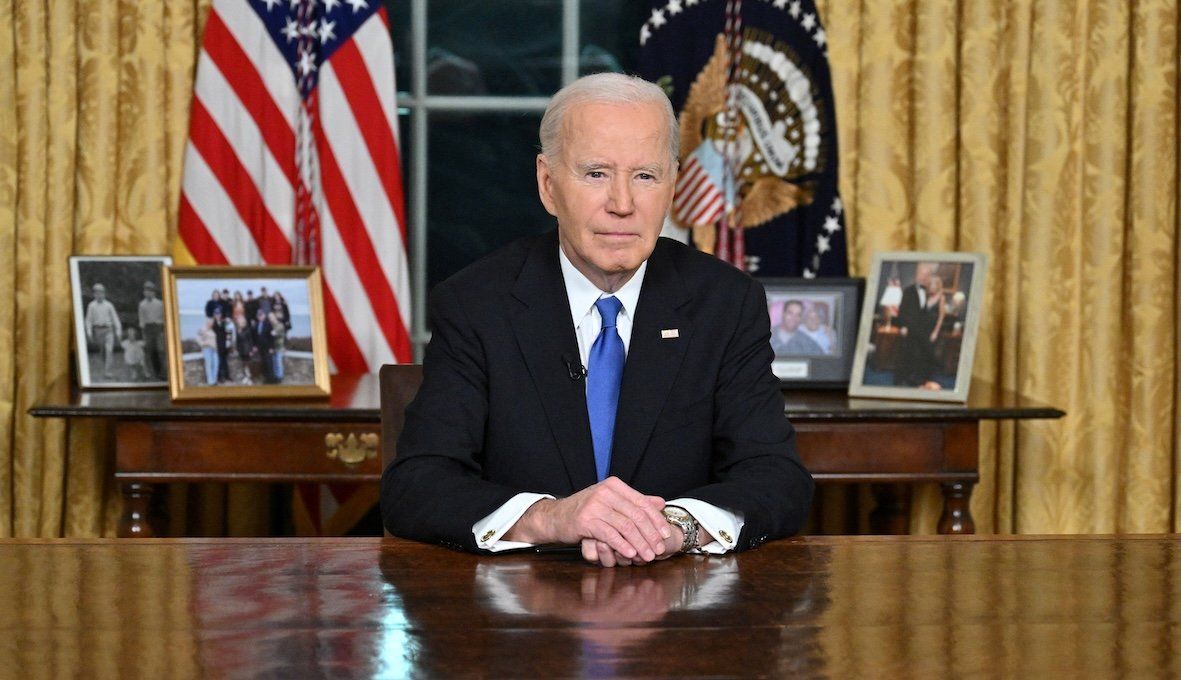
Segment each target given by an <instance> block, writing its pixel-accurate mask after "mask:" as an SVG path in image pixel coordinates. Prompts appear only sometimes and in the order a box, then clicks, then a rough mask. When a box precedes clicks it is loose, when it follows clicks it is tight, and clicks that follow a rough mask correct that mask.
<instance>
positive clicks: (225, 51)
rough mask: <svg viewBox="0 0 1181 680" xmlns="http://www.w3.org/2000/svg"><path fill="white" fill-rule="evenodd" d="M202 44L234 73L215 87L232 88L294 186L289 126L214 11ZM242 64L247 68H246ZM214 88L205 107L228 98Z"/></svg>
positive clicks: (292, 141) (221, 67) (221, 68)
mask: <svg viewBox="0 0 1181 680" xmlns="http://www.w3.org/2000/svg"><path fill="white" fill-rule="evenodd" d="M202 46H203V48H204V49H203V52H204V54H205V55H207V56H208V57H209V59H210V60H212V61H213V63H214V64H216V65H217V68H218V70H219V71H220V72H221V73H230V72H233V74H234V77H233V78H232V79H226V78H223V79H222V82H219V83H217V86H218V87H217V88H216V90H221V89H222V87H223V84H224V86H225V87H229V88H230V89H231V90H233V92H234V94H235V95H237V100H238V101H239V102H241V104H242V106H243V108H245V109H246V111H247V112H249V115H250V117H251V118H252V119H253V120H254V123H255V125H257V126H258V129H259V131H260V132H261V134H262V138H263V139H264V140H266V145H267V148H268V149H270V152H271V155H272V157H273V158H275V159H276V161H277V162H278V165H279V168H280V169H281V170H282V171H283V174H284V175H285V176H286V177H287V181H288V182H290V183H291V185H292V186H294V185H295V183H296V176H295V134H294V133H293V132H292V131H291V126H290V125H288V123H287V119H286V117H285V116H284V115H283V112H282V110H281V109H280V108H279V107H278V106H277V105H276V104H275V100H274V99H272V98H271V96H270V93H269V92H268V91H267V87H266V84H265V83H264V82H263V80H262V77H260V76H259V75H258V71H257V70H255V69H254V68H253V66H254V64H253V62H251V61H250V58H249V57H248V56H247V55H246V53H245V52H244V51H242V48H241V47H240V46H239V45H238V43H237V42H236V41H235V40H234V37H233V36H232V35H231V34H230V31H229V29H227V28H226V25H225V24H224V23H222V20H221V17H219V16H218V15H217V13H216V12H210V13H209V21H208V22H207V23H206V24H205V39H204V41H203V42H202ZM245 65H249V66H250V67H249V68H247V67H245ZM202 68H204V67H203V66H198V73H200V74H201V75H202V76H204V75H205V71H203V70H201V69H202ZM218 75H221V74H220V73H219V74H218ZM201 84H202V82H201V78H198V79H197V86H198V88H200V87H201ZM216 90H214V91H212V92H209V93H207V94H205V96H203V97H202V99H203V101H204V102H205V103H206V105H207V106H210V107H212V101H213V100H214V99H216V98H220V99H223V100H226V101H228V100H229V99H230V97H218V92H217V91H216ZM222 129H223V130H225V129H226V128H225V127H223V128H222Z"/></svg>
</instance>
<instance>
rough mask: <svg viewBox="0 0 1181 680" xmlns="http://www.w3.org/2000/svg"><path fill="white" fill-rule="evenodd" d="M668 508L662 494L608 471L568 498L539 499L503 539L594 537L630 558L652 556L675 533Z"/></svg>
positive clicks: (560, 540) (573, 541)
mask: <svg viewBox="0 0 1181 680" xmlns="http://www.w3.org/2000/svg"><path fill="white" fill-rule="evenodd" d="M663 508H664V499H663V498H660V497H659V496H645V495H644V494H642V493H640V492H639V491H636V490H635V489H633V488H631V487H630V486H628V485H627V484H625V483H624V482H622V481H620V480H619V479H618V478H617V477H608V478H607V479H605V480H603V481H601V482H599V483H598V484H595V485H594V486H588V487H587V488H585V489H583V490H582V491H579V492H578V493H576V494H574V495H573V496H570V497H568V498H563V499H561V500H549V499H545V500H540V501H538V502H536V503H534V504H533V505H532V506H531V507H530V508H529V509H528V510H526V511H525V514H524V515H521V518H520V519H519V520H517V523H516V524H514V525H513V527H512V529H510V530H509V531H508V533H506V534H505V535H504V539H505V540H509V541H521V542H524V543H534V544H540V543H559V544H562V545H578V544H580V543H582V542H583V539H588V538H590V539H595V540H597V541H599V542H601V543H605V544H606V545H608V546H610V547H611V549H612V550H614V551H616V552H617V553H619V554H620V555H622V556H624V557H626V558H628V559H629V560H630V559H636V560H638V561H642V562H651V561H652V560H654V559H656V556H657V555H660V554H663V553H664V552H665V550H666V547H665V539H667V538H669V537H670V536H671V535H672V528H671V527H670V526H669V524H668V521H667V520H665V519H664V515H663V514H661V510H662V509H663Z"/></svg>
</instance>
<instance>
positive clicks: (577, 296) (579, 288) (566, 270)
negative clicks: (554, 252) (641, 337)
mask: <svg viewBox="0 0 1181 680" xmlns="http://www.w3.org/2000/svg"><path fill="white" fill-rule="evenodd" d="M558 259H559V260H560V261H561V263H562V280H563V281H564V282H565V283H566V298H567V299H568V300H569V302H570V318H571V319H572V320H573V321H574V327H575V328H578V327H579V326H581V325H582V320H583V319H584V318H586V315H587V314H589V313H590V310H591V308H592V307H594V305H595V302H596V301H597V300H598V299H599V298H601V297H603V296H610V295H614V296H615V297H616V298H618V300H619V302H620V303H621V304H622V305H623V310H622V313H623V314H625V315H627V318H628V319H635V318H636V305H637V304H638V303H639V301H640V289H641V288H642V287H643V285H644V272H646V271H647V270H648V261H647V260H644V262H643V263H641V264H640V268H639V269H637V270H636V273H635V274H633V275H632V277H631V279H629V280H628V282H627V283H625V284H623V286H622V287H621V288H620V289H619V290H617V291H615V292H614V293H607V292H605V291H602V290H599V288H598V286H596V285H595V284H593V283H591V281H590V279H588V278H586V276H585V275H584V274H583V273H582V272H580V271H578V268H577V267H575V266H574V263H573V262H571V261H570V258H568V257H566V251H564V250H562V246H561V245H559V246H558Z"/></svg>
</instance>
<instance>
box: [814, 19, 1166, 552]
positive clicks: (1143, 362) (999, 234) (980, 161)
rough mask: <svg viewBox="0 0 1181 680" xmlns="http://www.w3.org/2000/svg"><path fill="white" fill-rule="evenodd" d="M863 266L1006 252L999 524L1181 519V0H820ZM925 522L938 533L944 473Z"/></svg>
mask: <svg viewBox="0 0 1181 680" xmlns="http://www.w3.org/2000/svg"><path fill="white" fill-rule="evenodd" d="M820 10H821V14H822V16H823V18H824V20H825V22H826V26H827V28H828V37H829V40H830V46H829V58H830V60H831V64H832V69H833V81H834V90H835V93H836V99H837V118H838V125H839V133H840V143H841V171H842V177H841V190H842V194H843V196H844V198H845V202H846V205H847V206H848V211H849V213H848V216H849V219H850V227H849V238H850V252H851V256H850V257H851V260H852V262H851V265H852V268H853V269H854V270H855V271H856V272H857V273H859V274H861V275H864V274H865V273H867V272H868V269H869V264H870V261H871V258H872V254H873V253H874V252H875V251H882V250H908V249H916V250H935V251H939V250H968V251H981V252H985V253H987V254H988V255H989V271H988V284H987V290H986V295H985V299H984V306H985V309H984V316H983V318H982V324H981V328H980V337H979V344H978V346H977V352H976V361H975V367H974V372H973V375H974V377H975V378H976V379H977V380H978V381H983V383H988V384H991V385H992V386H993V389H1005V390H1011V391H1014V392H1019V393H1021V394H1024V395H1026V396H1028V397H1032V398H1034V399H1037V400H1039V401H1042V402H1045V403H1049V404H1053V405H1055V406H1058V407H1059V408H1062V409H1064V410H1065V411H1067V413H1068V415H1067V417H1066V418H1065V419H1063V420H1062V421H1060V422H1038V423H1029V424H1022V425H1019V426H1012V425H1004V426H1001V427H995V426H994V427H990V428H987V430H986V432H985V434H984V435H983V437H982V440H981V452H980V453H981V461H980V463H981V483H980V484H979V486H978V487H977V489H976V491H975V494H974V497H973V500H972V511H973V514H974V515H975V517H976V522H977V529H978V531H981V532H1000V533H1005V532H1021V533H1042V532H1163V531H1178V530H1181V523H1179V518H1178V505H1179V500H1178V499H1181V458H1179V457H1178V444H1177V439H1176V437H1177V434H1178V433H1177V430H1178V427H1177V422H1178V421H1177V417H1178V410H1177V391H1176V358H1177V347H1178V345H1177V295H1176V291H1177V262H1178V260H1177V235H1178V231H1179V226H1178V213H1177V197H1178V158H1177V153H1178V141H1177V140H1178V89H1177V77H1178V74H1177V68H1178V49H1177V30H1178V10H1177V3H1176V2H1175V1H1173V2H1170V1H1153V0H1139V1H1137V2H1131V3H1129V2H1124V1H1123V0H1119V1H1114V0H1113V1H1101V0H1092V1H1086V0H1046V1H1041V0H1006V1H1001V0H998V1H996V2H958V3H956V2H946V1H945V0H889V1H887V0H881V1H879V0H874V1H873V2H866V1H864V0H822V1H821V3H820ZM916 500H917V501H918V502H917V503H916V507H915V508H914V510H913V511H912V517H911V520H912V522H911V524H912V530H915V531H933V529H934V526H935V520H936V518H937V515H938V512H939V507H940V502H939V497H938V492H937V490H936V489H934V488H926V489H923V490H922V491H921V493H919V494H917V496H916Z"/></svg>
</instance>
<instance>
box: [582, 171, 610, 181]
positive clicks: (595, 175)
mask: <svg viewBox="0 0 1181 680" xmlns="http://www.w3.org/2000/svg"><path fill="white" fill-rule="evenodd" d="M586 176H587V177H588V178H589V179H603V178H604V177H606V176H607V174H606V173H604V172H603V171H602V170H590V171H588V172H587V173H586Z"/></svg>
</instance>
